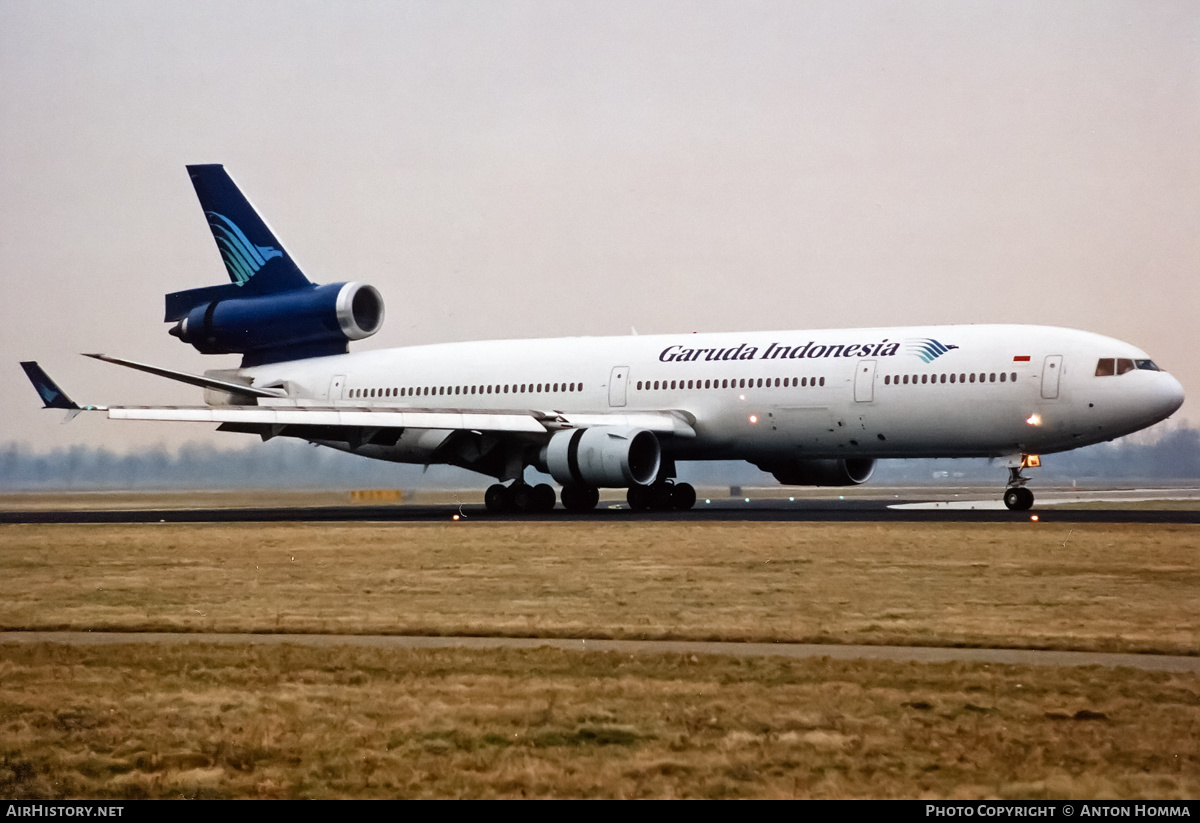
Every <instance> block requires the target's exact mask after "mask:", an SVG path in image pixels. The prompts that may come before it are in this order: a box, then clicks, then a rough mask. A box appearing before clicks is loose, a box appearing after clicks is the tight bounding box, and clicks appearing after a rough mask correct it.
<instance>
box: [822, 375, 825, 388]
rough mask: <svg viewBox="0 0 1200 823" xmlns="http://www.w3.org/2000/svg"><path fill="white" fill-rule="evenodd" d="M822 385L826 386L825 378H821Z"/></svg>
mask: <svg viewBox="0 0 1200 823" xmlns="http://www.w3.org/2000/svg"><path fill="white" fill-rule="evenodd" d="M821 385H822V386H824V385H825V378H824V377H822V378H821Z"/></svg>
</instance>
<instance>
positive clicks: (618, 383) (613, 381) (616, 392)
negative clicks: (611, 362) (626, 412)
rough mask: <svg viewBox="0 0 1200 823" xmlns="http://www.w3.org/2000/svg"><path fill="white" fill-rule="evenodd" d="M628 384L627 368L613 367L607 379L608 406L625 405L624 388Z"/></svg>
mask: <svg viewBox="0 0 1200 823" xmlns="http://www.w3.org/2000/svg"><path fill="white" fill-rule="evenodd" d="M628 383H629V367H628V366H614V367H613V370H612V374H611V375H610V376H609V378H608V405H610V406H624V405H625V388H626V386H627V385H628Z"/></svg>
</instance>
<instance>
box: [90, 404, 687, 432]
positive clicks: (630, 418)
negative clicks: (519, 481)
mask: <svg viewBox="0 0 1200 823" xmlns="http://www.w3.org/2000/svg"><path fill="white" fill-rule="evenodd" d="M106 411H107V412H108V416H109V417H110V418H111V419H114V420H159V421H176V422H192V423H228V424H234V425H238V426H239V427H240V426H263V427H264V430H267V429H274V430H275V431H276V432H277V433H281V431H282V428H284V427H287V426H322V427H327V426H331V427H345V428H363V429H410V428H411V429H440V430H451V431H478V432H513V433H525V434H547V433H552V432H555V431H559V430H562V429H580V428H587V427H590V426H630V427H635V428H641V429H647V430H649V431H653V432H658V433H662V434H674V435H677V436H679V437H695V436H696V432H695V429H694V428H692V423H693V422H694V421H693V420H690V419H689V417H690V416H689V415H685V414H684V413H682V412H673V411H661V412H660V411H647V412H620V413H608V412H592V413H585V414H574V413H572V414H562V413H559V412H555V411H548V412H547V411H537V410H532V409H530V410H478V409H467V410H464V409H411V408H396V407H394V406H383V405H315V404H312V403H305V402H303V401H291V402H289V401H282V400H276V399H274V398H263V399H262V400H261V401H260V404H259V405H256V406H156V407H155V406H110V407H108V408H107V409H106Z"/></svg>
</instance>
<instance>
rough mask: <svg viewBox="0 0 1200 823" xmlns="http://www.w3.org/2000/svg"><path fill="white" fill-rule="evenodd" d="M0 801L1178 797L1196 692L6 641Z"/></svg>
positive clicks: (745, 668) (735, 665)
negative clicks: (339, 798) (400, 798)
mask: <svg viewBox="0 0 1200 823" xmlns="http://www.w3.org/2000/svg"><path fill="white" fill-rule="evenodd" d="M0 739H2V741H3V742H2V744H0V747H2V749H3V750H2V751H0V795H3V796H6V797H10V798H13V797H38V798H49V797H97V798H98V797H312V798H337V797H926V798H935V797H951V798H984V797H999V798H1046V797H1050V798H1063V797H1068V798H1113V797H1122V798H1139V797H1140V798H1158V799H1166V798H1194V797H1196V796H1197V793H1198V792H1200V756H1198V753H1197V747H1196V741H1197V740H1200V683H1198V682H1197V678H1196V677H1195V676H1183V675H1169V674H1163V673H1150V672H1139V671H1132V670H1128V669H1120V670H1110V669H1099V668H1095V667H1093V668H1071V669H1054V668H1040V667H1039V668H1023V667H1013V666H990V667H989V666H984V665H966V664H936V665H930V664H926V665H919V664H904V663H886V662H868V661H829V660H784V659H780V658H760V659H754V658H751V659H730V658H723V657H699V656H682V655H640V654H639V655H621V654H615V653H603V654H602V653H597V654H588V653H582V652H568V651H559V650H552V649H541V650H534V651H492V652H487V653H477V652H468V651H463V650H420V651H408V650H390V651H385V650H374V649H347V648H342V649H337V648H334V649H324V648H323V649H310V648H300V647H295V646H292V647H283V648H273V649H267V648H262V647H232V646H226V647H220V646H205V645H198V646H197V647H195V648H184V647H178V646H169V647H155V646H150V645H144V644H130V645H122V646H106V647H104V648H95V647H91V648H72V647H64V646H52V645H41V646H33V647H25V646H13V645H4V644H0Z"/></svg>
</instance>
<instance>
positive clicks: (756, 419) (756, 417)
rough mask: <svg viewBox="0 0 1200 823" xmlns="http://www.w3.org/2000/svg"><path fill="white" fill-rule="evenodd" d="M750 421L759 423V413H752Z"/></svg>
mask: <svg viewBox="0 0 1200 823" xmlns="http://www.w3.org/2000/svg"><path fill="white" fill-rule="evenodd" d="M750 422H751V423H757V422H758V415H757V414H752V415H750Z"/></svg>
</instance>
